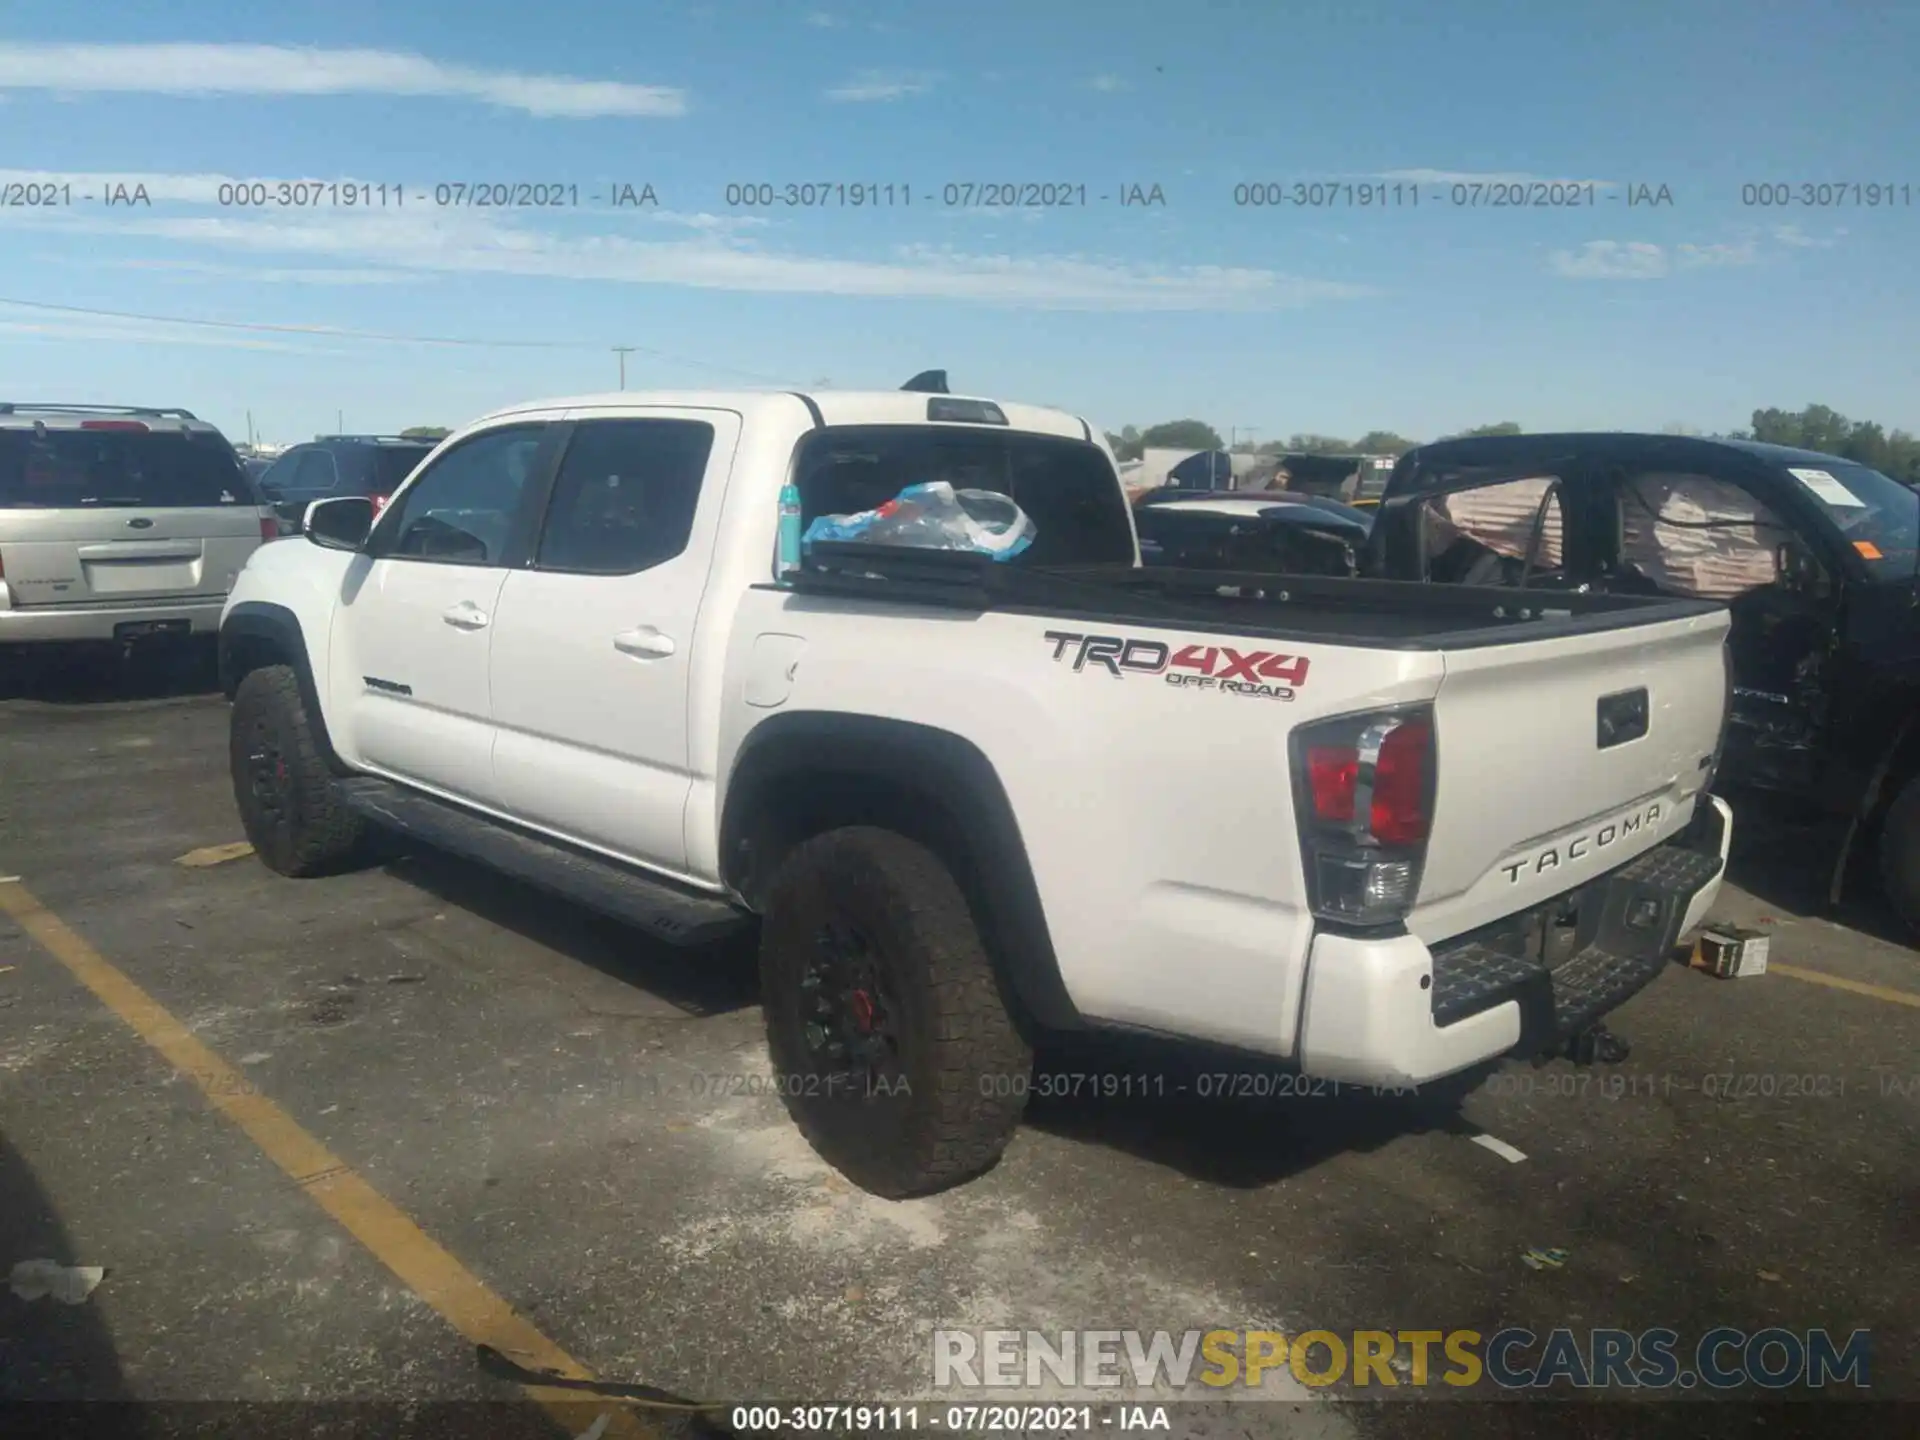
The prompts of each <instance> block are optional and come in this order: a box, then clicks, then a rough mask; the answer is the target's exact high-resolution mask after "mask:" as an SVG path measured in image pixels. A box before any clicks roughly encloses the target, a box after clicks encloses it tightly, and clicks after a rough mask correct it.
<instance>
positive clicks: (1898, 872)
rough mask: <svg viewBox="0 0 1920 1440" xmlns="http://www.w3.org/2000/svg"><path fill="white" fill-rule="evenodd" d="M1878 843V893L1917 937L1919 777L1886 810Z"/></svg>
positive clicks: (1919, 932)
mask: <svg viewBox="0 0 1920 1440" xmlns="http://www.w3.org/2000/svg"><path fill="white" fill-rule="evenodd" d="M1878 841H1879V844H1878V848H1879V851H1880V855H1879V860H1880V889H1881V892H1882V893H1883V894H1884V895H1885V896H1886V897H1887V903H1888V904H1889V905H1891V906H1892V907H1893V912H1894V914H1895V915H1897V916H1899V917H1900V922H1901V924H1903V925H1905V926H1906V927H1907V929H1908V931H1909V932H1911V933H1912V934H1914V935H1917V936H1920V776H1915V777H1914V778H1912V779H1910V780H1908V781H1907V783H1906V785H1905V786H1904V787H1903V788H1902V789H1901V791H1900V793H1899V795H1897V796H1896V797H1894V802H1893V804H1892V805H1890V806H1888V807H1887V814H1886V818H1885V819H1884V820H1882V821H1881V822H1880V834H1879V837H1878Z"/></svg>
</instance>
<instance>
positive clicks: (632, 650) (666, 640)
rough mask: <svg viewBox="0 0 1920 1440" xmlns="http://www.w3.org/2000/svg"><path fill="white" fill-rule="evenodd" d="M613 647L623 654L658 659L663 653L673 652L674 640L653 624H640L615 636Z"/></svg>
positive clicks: (669, 653)
mask: <svg viewBox="0 0 1920 1440" xmlns="http://www.w3.org/2000/svg"><path fill="white" fill-rule="evenodd" d="M613 648H614V649H616V650H618V651H619V652H620V653H621V654H622V655H632V656H634V657H636V658H637V659H641V660H656V659H658V658H659V657H661V656H662V655H671V654H673V640H672V638H671V637H670V636H666V635H662V634H661V633H660V632H659V631H658V630H656V629H654V628H653V626H651V625H640V626H637V627H635V628H634V629H632V630H623V631H621V632H620V633H619V634H618V635H616V636H614V637H613Z"/></svg>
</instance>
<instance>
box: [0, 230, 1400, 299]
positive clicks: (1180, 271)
mask: <svg viewBox="0 0 1920 1440" xmlns="http://www.w3.org/2000/svg"><path fill="white" fill-rule="evenodd" d="M0 226H6V227H10V228H14V229H18V230H27V231H36V232H39V233H42V234H53V235H59V234H65V235H73V236H82V235H84V236H113V237H116V238H120V239H129V238H133V239H145V240H152V241H162V242H167V243H169V244H175V245H181V246H191V247H197V248H199V249H200V250H201V251H202V252H203V253H204V252H206V251H214V252H224V253H225V254H226V255H228V256H236V255H237V256H256V257H262V258H265V257H273V258H274V259H276V260H281V259H284V258H285V257H301V258H305V259H308V260H312V261H315V262H323V261H324V262H326V263H328V264H333V265H338V266H341V267H345V268H354V267H362V268H367V267H376V266H377V267H384V268H387V269H391V270H396V271H401V272H409V273H421V274H502V275H520V276H535V277H547V278H554V279H569V280H587V281H598V282H612V283H623V284H637V285H677V286H687V287H691V288H696V289H713V290H730V291H736V292H747V293H786V294H823V295H859V296H892V297H913V298H923V299H949V300H964V301H972V302H976V303H981V304H989V305H1005V306H1013V307H1022V308H1030V309H1055V310H1088V311H1091V310H1107V311H1167V312H1175V311H1184V312H1196V311H1222V310H1229V311H1265V310H1275V309H1286V308H1293V307H1296V306H1300V305H1307V304H1312V303H1316V302H1319V301H1328V300H1340V299H1350V298H1356V297H1360V296H1365V295H1369V294H1372V293H1374V292H1373V291H1371V290H1370V289H1368V288H1367V287H1364V286H1358V285H1349V284H1342V283H1336V282H1332V281H1322V280H1314V279H1308V278H1303V277H1299V276H1292V275H1285V274H1281V273H1278V272H1275V271H1271V270H1261V269H1251V268H1236V267H1226V266H1181V267H1172V268H1165V267H1152V266H1145V265H1136V264H1128V263H1125V262H1121V261H1116V260H1111V259H1107V258H1104V257H1095V256H1085V255H1035V256H1021V257H1016V256H1012V255H1003V254H977V253H972V252H969V251H961V250H955V249H952V248H948V247H936V246H924V245H923V246H906V247H900V248H897V249H894V250H891V251H887V252H882V254H881V255H880V256H878V257H873V258H854V259H841V258H831V257H826V256H816V255H799V254H780V253H774V252H771V251H768V250H765V249H762V248H760V247H759V246H757V245H755V244H753V243H751V242H749V241H748V240H746V239H744V238H742V237H740V236H737V235H731V234H728V233H726V232H725V231H697V232H696V233H695V234H693V235H690V236H688V237H687V238H684V239H671V240H668V239H656V240H649V239H641V238H636V237H635V236H634V235H633V233H632V232H631V231H630V230H626V229H624V228H623V229H622V230H621V231H619V232H606V233H590V234H578V233H567V234H560V233H556V232H554V231H551V230H543V229H537V228H532V227H531V226H530V225H529V224H527V223H525V222H524V221H522V220H520V219H519V218H517V217H507V216H501V215H499V214H497V213H495V214H487V213H484V212H474V211H438V212H431V213H430V212H426V211H415V210H408V211H404V212H401V211H384V212H382V211H362V212H352V211H334V212H325V211H302V212H292V211H287V212H280V213H277V214H270V215H269V214H261V213H257V212H251V213H243V212H233V211H223V212H221V213H219V214H216V215H149V214H145V213H134V214H131V215H128V214H125V213H124V212H121V213H119V214H117V215H116V216H115V217H113V218H109V217H107V216H105V215H97V214H86V213H74V212H62V211H57V210H56V211H47V210H34V211H22V210H10V211H0ZM279 273H282V274H285V273H289V271H288V269H286V268H284V267H283V268H282V269H281V270H280V272H279Z"/></svg>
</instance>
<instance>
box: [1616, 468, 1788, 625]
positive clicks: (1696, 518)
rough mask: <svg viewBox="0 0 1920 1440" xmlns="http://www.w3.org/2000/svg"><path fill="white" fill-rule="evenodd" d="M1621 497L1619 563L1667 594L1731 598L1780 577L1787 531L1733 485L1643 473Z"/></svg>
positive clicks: (1703, 478)
mask: <svg viewBox="0 0 1920 1440" xmlns="http://www.w3.org/2000/svg"><path fill="white" fill-rule="evenodd" d="M1619 498H1620V562H1621V564H1622V565H1623V566H1625V567H1627V568H1629V569H1631V570H1633V571H1635V572H1637V573H1638V574H1639V575H1641V576H1642V577H1644V578H1645V579H1646V580H1648V581H1650V582H1651V583H1652V584H1654V585H1656V586H1658V587H1659V588H1660V589H1661V590H1664V591H1666V592H1667V593H1669V594H1673V595H1686V596H1691V597H1696V598H1699V599H1702V600H1731V599H1733V598H1734V597H1735V596H1736V595H1743V594H1745V593H1746V592H1747V591H1749V590H1753V589H1755V588H1757V587H1759V586H1762V585H1771V584H1773V583H1774V581H1775V580H1777V579H1778V578H1779V562H1778V560H1777V558H1776V557H1777V555H1778V551H1779V547H1780V544H1781V543H1782V542H1783V541H1784V540H1786V539H1788V538H1789V536H1790V535H1791V533H1792V532H1791V531H1790V530H1789V529H1788V528H1787V527H1786V526H1784V525H1782V524H1781V523H1780V521H1779V520H1778V518H1776V517H1775V516H1774V514H1773V512H1772V511H1770V510H1768V509H1767V507H1766V506H1764V505H1762V504H1761V503H1760V502H1759V501H1758V500H1755V499H1754V498H1753V497H1752V496H1751V495H1749V494H1748V493H1747V492H1746V491H1745V490H1743V489H1741V488H1740V487H1739V486H1738V485H1734V484H1730V483H1729V482H1727V481H1725V480H1715V479H1711V478H1709V477H1708V476H1705V475H1688V474H1668V473H1648V474H1642V475H1636V476H1634V477H1632V478H1631V479H1629V480H1628V481H1626V482H1625V483H1624V484H1623V485H1622V486H1621V487H1620V492H1619Z"/></svg>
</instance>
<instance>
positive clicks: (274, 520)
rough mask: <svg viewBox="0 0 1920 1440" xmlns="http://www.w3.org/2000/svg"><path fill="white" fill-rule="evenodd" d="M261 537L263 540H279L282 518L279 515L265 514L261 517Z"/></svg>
mask: <svg viewBox="0 0 1920 1440" xmlns="http://www.w3.org/2000/svg"><path fill="white" fill-rule="evenodd" d="M260 538H261V539H262V540H278V539H279V538H280V520H279V517H278V516H276V515H272V514H264V515H262V516H261V517H260Z"/></svg>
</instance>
